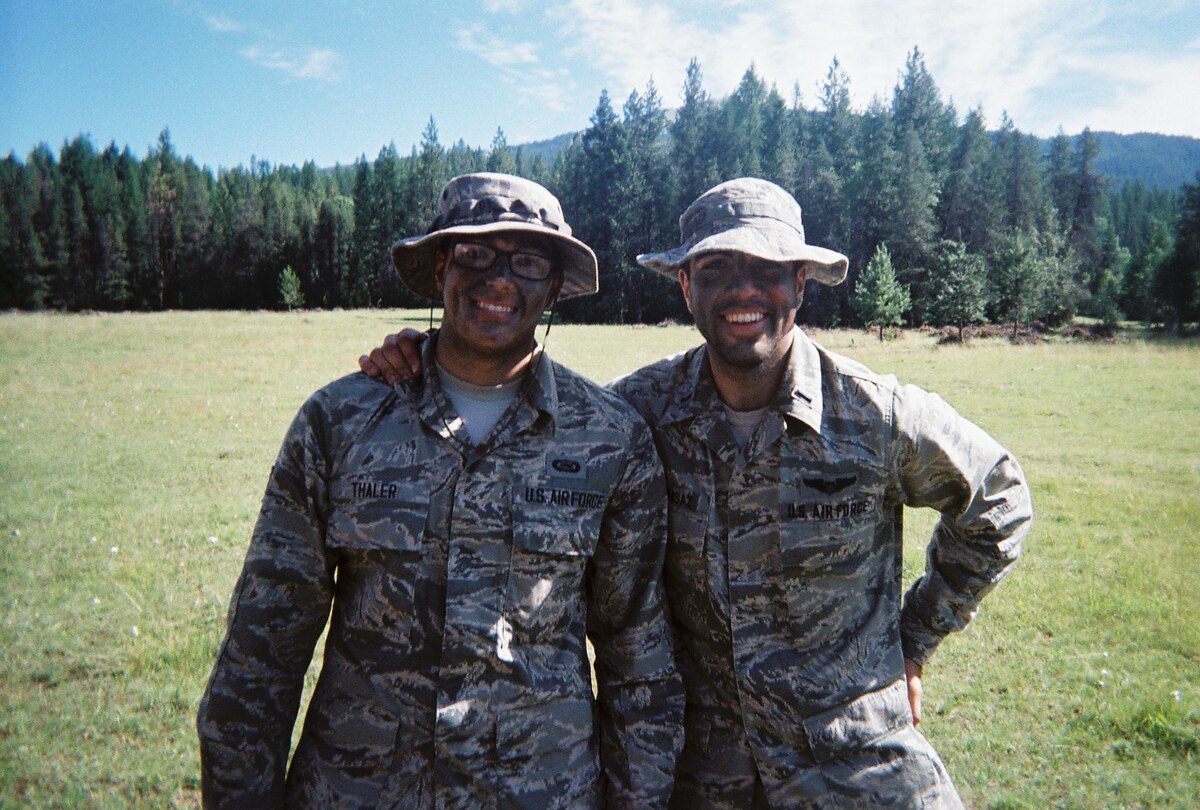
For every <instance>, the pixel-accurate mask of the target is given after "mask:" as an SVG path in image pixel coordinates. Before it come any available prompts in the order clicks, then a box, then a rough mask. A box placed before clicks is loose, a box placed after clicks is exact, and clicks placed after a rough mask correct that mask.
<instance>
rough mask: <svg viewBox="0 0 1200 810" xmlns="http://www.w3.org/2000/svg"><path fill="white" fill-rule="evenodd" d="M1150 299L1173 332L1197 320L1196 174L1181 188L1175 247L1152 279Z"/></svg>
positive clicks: (1199, 238) (1199, 189) (1199, 231)
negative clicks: (1155, 303)
mask: <svg viewBox="0 0 1200 810" xmlns="http://www.w3.org/2000/svg"><path fill="white" fill-rule="evenodd" d="M1154 297H1155V300H1156V302H1157V303H1158V304H1159V306H1160V307H1161V309H1162V311H1163V315H1164V320H1165V322H1166V324H1167V327H1168V328H1170V329H1172V330H1173V331H1180V330H1181V329H1182V328H1183V326H1184V325H1185V324H1187V323H1189V322H1192V321H1195V320H1197V319H1198V318H1200V173H1197V174H1196V179H1195V182H1192V183H1185V184H1184V186H1183V201H1182V207H1181V210H1180V214H1179V219H1178V221H1177V222H1176V225H1175V247H1174V249H1173V250H1172V251H1171V255H1170V256H1169V257H1168V258H1167V259H1166V261H1164V262H1163V263H1162V265H1160V267H1159V270H1158V273H1157V274H1156V275H1155V278H1154Z"/></svg>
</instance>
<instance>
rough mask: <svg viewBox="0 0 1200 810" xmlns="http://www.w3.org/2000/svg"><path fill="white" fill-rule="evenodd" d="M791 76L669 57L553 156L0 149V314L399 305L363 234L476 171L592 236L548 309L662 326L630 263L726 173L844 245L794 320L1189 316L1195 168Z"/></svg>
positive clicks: (388, 229) (660, 312)
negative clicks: (568, 296) (839, 266)
mask: <svg viewBox="0 0 1200 810" xmlns="http://www.w3.org/2000/svg"><path fill="white" fill-rule="evenodd" d="M816 86H817V87H818V91H817V97H816V98H815V99H807V98H804V97H802V95H801V93H800V92H799V90H798V89H796V90H793V91H792V92H791V94H790V95H791V98H790V99H789V98H786V97H785V96H784V95H783V94H782V93H781V92H780V91H779V90H778V89H777V88H775V87H774V86H768V85H767V84H766V83H765V82H764V81H763V80H762V79H761V78H760V77H759V76H758V74H757V73H756V71H755V69H754V68H753V67H751V68H750V69H748V70H747V71H746V73H745V74H744V76H743V77H742V80H741V82H740V84H739V85H738V87H737V88H736V90H735V91H734V92H733V93H731V94H730V95H729V96H727V97H725V98H723V99H718V98H714V97H713V96H711V95H710V94H709V93H708V92H707V91H706V90H705V88H704V82H703V74H702V70H701V67H700V65H699V63H698V62H697V61H696V60H693V61H692V63H691V64H690V66H689V68H688V71H687V76H686V79H685V82H684V84H683V87H682V88H681V89H680V91H679V93H678V103H677V105H672V106H675V109H673V110H672V111H671V112H668V110H667V107H666V106H665V105H664V101H663V98H662V96H661V95H660V92H659V90H658V88H656V87H655V85H654V83H653V81H650V82H648V83H647V85H646V86H645V87H644V88H643V89H642V90H640V91H634V92H633V93H631V94H630V95H629V97H628V98H627V99H625V101H624V102H623V104H621V106H620V109H619V110H618V109H617V108H616V107H615V106H614V102H613V100H612V99H610V98H609V96H608V94H607V93H606V92H605V93H601V95H600V98H599V100H598V102H597V104H596V107H595V110H594V112H593V114H592V116H591V118H590V120H589V122H588V126H587V127H586V128H585V129H583V130H582V131H580V132H578V133H575V134H573V135H572V136H570V138H569V139H566V142H565V143H564V144H563V145H562V146H561V148H558V149H553V150H547V149H534V148H532V147H530V148H527V147H517V148H514V147H512V146H510V145H509V144H508V143H507V141H506V139H505V136H504V133H503V131H502V130H500V129H497V131H496V135H495V138H494V140H493V141H492V143H491V146H490V148H488V149H483V148H474V147H469V146H467V145H466V144H464V143H463V142H462V141H459V142H458V143H456V144H454V145H451V146H445V145H443V144H442V143H440V141H439V137H438V130H437V126H436V123H435V121H434V120H433V119H432V118H431V119H430V121H429V124H428V126H427V127H426V129H425V131H424V132H423V133H422V135H421V140H420V144H419V146H416V147H414V148H413V149H412V151H411V153H410V154H407V155H401V154H399V152H398V151H397V149H396V147H395V145H394V144H392V145H388V146H385V147H383V148H382V149H381V150H380V151H379V152H378V154H377V155H376V156H375V157H374V159H368V158H367V157H366V156H365V155H364V156H363V157H360V158H359V159H358V160H357V161H356V162H355V163H354V164H352V165H337V166H335V167H332V168H319V167H317V166H316V165H315V164H314V163H313V162H311V161H309V162H306V163H305V164H304V165H303V166H301V167H299V168H297V167H295V166H278V165H271V164H270V163H269V162H268V161H266V160H257V159H254V160H251V163H250V165H249V167H246V166H238V167H236V168H221V169H218V170H212V169H210V168H208V167H206V166H205V167H202V166H198V165H197V164H196V162H195V161H194V160H193V159H191V158H190V157H187V156H182V155H180V154H179V152H178V151H177V147H176V146H175V144H174V143H172V140H171V136H170V133H169V131H168V130H163V132H162V134H161V135H160V136H159V138H158V141H157V143H156V144H155V145H154V146H152V147H151V148H150V149H149V150H148V151H147V153H146V155H145V157H144V158H139V157H138V156H136V155H135V154H133V153H132V152H131V151H130V149H129V147H128V146H126V147H124V148H119V147H118V146H117V145H116V144H115V143H112V144H110V145H109V146H107V147H105V148H103V149H99V150H97V148H96V146H95V145H93V143H92V142H91V140H90V138H89V137H88V136H82V135H81V136H77V137H75V138H73V139H71V140H67V141H64V142H63V145H62V147H61V149H59V151H58V153H57V154H55V153H54V152H53V151H52V150H51V149H50V148H49V147H48V146H47V145H46V144H44V143H43V144H41V145H38V146H36V147H34V148H33V149H32V150H31V151H30V152H29V154H28V155H27V156H26V157H25V158H24V159H23V160H22V159H20V158H19V157H18V156H16V155H15V154H10V155H9V156H8V157H7V158H6V159H4V160H3V161H0V193H2V197H3V199H2V201H0V309H13V308H16V309H47V308H50V309H59V310H63V311H86V310H141V311H150V310H164V309H283V308H294V307H297V306H300V307H310V308H316V307H320V308H333V307H343V308H350V307H394V306H422V305H424V302H422V301H420V300H418V299H417V298H416V297H415V296H413V295H412V294H411V293H409V292H408V291H407V290H406V289H405V288H404V287H403V285H402V284H401V283H400V282H399V280H398V278H397V277H396V275H395V273H394V271H393V270H392V269H391V262H390V258H389V252H388V249H389V247H390V245H391V243H392V242H393V241H394V240H395V239H397V238H400V237H403V236H408V235H413V234H417V233H421V232H423V231H424V230H425V228H426V227H427V225H428V223H429V221H430V220H431V218H432V216H433V214H434V211H435V204H436V199H437V193H438V191H439V190H440V188H441V186H442V184H443V183H445V181H446V180H448V179H449V178H451V177H453V176H455V175H458V174H462V173H465V172H473V171H484V170H486V171H502V172H511V173H515V174H519V175H522V176H525V177H528V178H531V179H533V180H536V181H538V182H540V183H542V184H543V185H545V186H547V187H548V188H549V189H550V190H551V191H553V192H554V193H555V194H556V195H557V196H558V197H559V199H560V200H562V203H563V207H564V209H565V211H566V214H567V219H568V221H569V222H570V223H571V225H572V227H573V228H574V232H575V235H576V236H578V237H579V238H581V239H583V240H584V241H585V242H587V243H588V244H589V245H591V246H592V248H593V249H594V250H595V252H596V255H597V257H598V259H599V262H600V273H601V284H600V287H601V291H600V293H599V294H598V295H595V296H591V297H587V298H583V299H577V300H572V301H568V302H564V303H563V304H562V305H561V306H560V307H559V312H560V314H561V316H562V317H565V318H566V319H568V320H572V321H581V322H592V323H659V322H662V321H665V320H670V319H686V317H687V313H686V310H685V308H684V305H683V301H682V298H681V296H680V295H679V292H678V286H677V285H674V284H672V283H671V282H670V281H669V280H668V279H665V278H661V277H659V276H658V275H657V274H655V273H651V272H648V271H646V270H643V269H641V268H640V267H638V266H637V263H636V260H635V257H636V255H637V254H638V253H643V252H647V251H652V250H664V249H667V248H670V247H674V246H675V245H676V244H678V241H679V231H678V218H679V215H680V214H681V213H682V212H683V210H684V209H685V208H686V207H687V205H688V204H689V203H690V202H691V201H692V200H693V199H694V198H695V197H696V196H698V195H699V194H700V193H701V192H703V191H704V190H706V189H707V188H709V187H711V186H713V185H714V184H716V183H718V182H720V181H722V180H726V179H731V178H734V177H740V176H757V177H763V178H766V179H769V180H772V181H774V182H776V183H778V184H780V185H781V186H783V187H784V188H786V189H788V190H789V191H791V192H792V193H793V194H794V195H795V197H796V199H797V200H798V201H799V202H800V204H801V207H802V208H803V211H804V227H805V232H806V237H807V240H808V241H809V242H811V243H814V244H818V245H822V246H825V247H829V248H833V249H835V250H839V251H841V252H843V253H845V254H847V255H848V256H849V258H850V275H849V278H848V279H847V283H846V284H843V285H841V286H839V287H835V288H825V287H819V286H818V285H814V284H810V285H809V286H808V290H807V292H806V298H805V301H804V308H803V311H802V313H801V320H802V321H803V322H804V323H808V324H812V325H816V326H834V325H841V326H847V325H854V326H857V325H863V324H869V325H872V326H878V327H880V329H881V330H882V328H883V326H885V325H895V324H900V323H903V324H908V325H920V324H929V325H933V326H944V325H953V326H957V327H959V328H961V327H962V326H964V325H968V324H972V323H983V322H993V323H1003V324H1012V325H1013V326H1014V327H1015V326H1017V325H1020V324H1027V323H1035V322H1040V323H1043V324H1047V325H1055V324H1061V323H1064V322H1066V321H1067V320H1068V319H1070V318H1072V317H1074V316H1076V315H1086V316H1090V317H1093V318H1097V319H1100V320H1102V321H1103V322H1106V323H1116V322H1117V321H1119V320H1142V321H1147V322H1151V323H1156V324H1162V325H1164V326H1165V327H1166V328H1168V329H1179V328H1180V327H1186V326H1187V325H1188V324H1189V323H1193V322H1195V321H1196V320H1197V319H1198V318H1200V289H1198V288H1200V285H1198V283H1197V279H1198V277H1200V174H1197V175H1196V176H1195V178H1194V179H1192V180H1191V181H1190V182H1184V183H1183V184H1182V185H1181V186H1178V187H1174V188H1171V187H1163V186H1158V185H1154V186H1151V185H1147V184H1145V183H1143V182H1140V181H1136V180H1135V181H1125V182H1122V183H1120V184H1118V183H1116V182H1114V181H1112V180H1110V179H1109V178H1107V177H1106V176H1104V175H1103V174H1101V173H1100V171H1099V170H1098V168H1097V158H1098V154H1099V150H1100V147H1099V142H1098V139H1097V136H1096V134H1094V133H1092V132H1091V131H1089V130H1084V131H1083V132H1082V133H1081V134H1079V135H1077V136H1067V135H1065V134H1063V133H1061V132H1060V133H1059V134H1058V136H1056V137H1055V138H1053V139H1051V140H1050V141H1049V142H1048V143H1045V142H1043V141H1041V140H1039V139H1038V138H1036V137H1034V136H1033V135H1030V134H1026V133H1023V132H1021V131H1020V129H1018V127H1017V124H1016V122H1014V121H1012V120H1010V119H1009V118H1008V117H1007V116H1006V115H1004V114H1001V115H1000V117H999V120H998V121H995V120H992V121H989V120H988V119H987V118H985V114H984V111H983V110H982V109H972V110H969V111H966V112H965V114H963V113H960V111H958V110H956V109H955V108H954V106H953V105H952V104H951V103H950V102H948V101H947V100H945V99H944V98H943V96H942V94H941V92H940V91H939V89H938V87H937V85H936V83H935V82H934V79H933V77H932V76H931V75H930V74H929V72H928V71H927V69H926V67H925V63H924V58H923V57H922V55H921V53H920V51H919V50H917V49H914V50H913V51H912V52H911V54H910V56H909V58H908V59H907V61H906V63H905V65H904V66H903V68H902V69H901V70H900V71H899V73H898V80H897V83H896V85H895V87H894V89H893V91H892V93H891V98H890V99H881V98H880V97H878V96H876V97H875V99H874V100H873V101H872V102H871V103H870V104H869V105H868V106H867V107H866V109H856V108H854V107H853V106H852V104H851V101H850V80H849V77H848V76H847V75H846V73H845V72H844V71H843V69H842V68H841V66H840V65H839V64H838V62H837V61H836V60H835V61H834V62H833V63H832V65H831V66H830V67H829V70H828V73H827V74H826V76H825V77H824V78H823V80H822V81H821V82H819V83H817V85H816ZM881 334H882V332H881Z"/></svg>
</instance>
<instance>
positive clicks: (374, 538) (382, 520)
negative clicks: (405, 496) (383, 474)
mask: <svg viewBox="0 0 1200 810" xmlns="http://www.w3.org/2000/svg"><path fill="white" fill-rule="evenodd" d="M428 512H429V505H428V504H424V503H406V502H403V501H375V502H368V503H355V504H342V505H340V506H339V507H337V508H336V509H335V510H334V512H333V514H331V515H330V516H329V523H328V525H327V527H326V533H325V545H327V546H329V547H330V548H335V549H336V548H345V549H364V550H372V551H411V552H416V551H419V550H420V549H421V546H422V543H423V538H424V536H425V519H426V517H427V515H428Z"/></svg>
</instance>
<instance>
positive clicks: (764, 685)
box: [360, 178, 1032, 810]
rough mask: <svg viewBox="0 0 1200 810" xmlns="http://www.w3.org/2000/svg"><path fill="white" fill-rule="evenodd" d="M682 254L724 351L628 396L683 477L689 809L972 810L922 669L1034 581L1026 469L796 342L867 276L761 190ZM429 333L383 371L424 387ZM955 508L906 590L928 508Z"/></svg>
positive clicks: (681, 618) (674, 547) (749, 187)
mask: <svg viewBox="0 0 1200 810" xmlns="http://www.w3.org/2000/svg"><path fill="white" fill-rule="evenodd" d="M679 224H680V232H681V242H682V244H681V245H680V246H679V247H677V248H674V249H672V250H668V251H664V252H661V253H649V254H643V255H641V256H639V257H638V261H639V263H640V264H642V265H643V266H644V267H646V268H648V269H650V270H653V271H656V272H659V273H662V274H663V275H665V276H667V277H668V278H671V279H676V280H678V281H679V283H680V287H681V290H682V292H683V296H684V299H685V301H686V302H687V306H688V309H689V311H690V312H691V313H692V315H693V317H694V318H695V321H696V327H697V328H698V329H699V331H700V333H701V334H702V335H703V336H704V339H705V343H704V344H703V345H701V346H699V347H697V348H695V349H692V350H690V351H688V352H685V353H683V354H680V355H677V356H675V357H671V358H668V359H666V360H663V361H660V362H658V363H654V364H652V365H650V366H648V367H646V368H643V369H640V370H638V371H635V372H634V373H632V374H630V375H629V376H627V377H625V378H623V379H621V380H617V381H616V382H615V383H613V384H612V386H611V387H612V388H613V389H614V390H615V391H617V392H618V393H620V394H621V395H622V396H623V397H625V398H626V399H628V400H629V401H630V402H631V403H633V404H634V406H635V407H637V409H638V411H639V412H640V413H641V414H642V416H643V417H644V418H645V419H646V421H647V423H648V424H649V425H650V426H651V427H652V428H653V430H654V434H655V440H656V443H657V446H658V450H659V455H660V456H661V458H662V461H663V466H664V468H665V469H666V473H667V487H668V492H669V497H670V517H669V523H670V542H669V546H668V551H667V561H666V568H665V571H666V580H667V589H668V593H669V595H670V600H671V612H672V615H673V616H674V618H675V623H676V629H677V631H678V638H679V642H680V643H679V668H680V672H681V673H682V674H683V677H684V684H685V687H686V692H687V717H686V721H685V726H686V735H685V745H684V752H683V754H682V756H681V757H680V761H679V767H678V770H677V771H676V787H675V795H674V797H673V798H672V807H677V808H681V810H692V808H722V810H740V809H741V808H801V807H803V808H809V807H817V808H826V807H863V808H873V807H906V808H916V807H925V808H933V807H939V808H955V807H961V806H962V805H961V801H960V799H959V797H958V793H957V792H956V790H955V788H954V785H953V783H952V782H951V780H950V777H949V775H948V774H947V772H946V769H945V767H944V766H943V764H942V762H941V760H940V759H939V758H938V755H937V753H936V752H935V751H934V749H933V748H932V746H930V744H929V742H928V741H927V740H926V739H925V738H924V736H922V735H921V734H920V733H919V732H918V731H917V730H916V728H915V724H916V723H918V722H919V721H920V710H921V672H922V665H923V664H924V663H925V662H926V661H927V660H928V659H929V658H930V656H932V655H933V653H934V650H935V649H936V648H937V646H938V645H939V644H940V643H941V641H942V639H943V638H944V637H945V636H946V635H947V634H949V633H950V632H952V631H955V630H959V629H961V628H962V627H964V626H965V625H966V624H967V623H968V622H969V621H970V620H971V618H972V617H973V616H974V614H975V610H976V608H977V607H978V605H979V603H980V600H981V599H982V598H983V597H984V595H985V594H987V593H988V591H990V590H991V589H992V588H993V587H994V586H995V585H996V583H997V582H999V581H1000V580H1001V579H1002V578H1003V577H1004V576H1005V575H1006V574H1007V573H1008V572H1009V571H1010V570H1011V569H1012V566H1013V565H1014V564H1015V563H1016V560H1017V557H1018V555H1019V554H1020V550H1021V543H1022V540H1023V538H1024V537H1025V535H1026V534H1027V533H1028V531H1029V524H1030V520H1031V518H1032V507H1031V505H1030V498H1029V490H1028V487H1027V485H1026V483H1025V478H1024V474H1023V473H1022V471H1021V468H1020V466H1019V465H1018V464H1017V461H1016V459H1015V458H1013V456H1012V455H1011V454H1009V453H1008V452H1007V451H1006V450H1004V448H1002V447H1001V446H1000V445H999V444H997V443H996V441H995V440H994V439H992V438H991V437H990V436H988V435H987V434H986V433H984V432H983V431H982V430H981V429H980V428H978V427H977V426H976V425H974V424H972V423H970V422H968V421H967V420H966V419H964V418H963V417H961V416H960V415H959V414H958V413H957V412H955V411H954V410H953V409H952V408H951V407H950V406H949V405H947V404H946V403H945V402H943V401H942V400H941V399H940V398H939V397H937V396H936V395H934V394H930V393H928V392H926V391H923V390H921V389H919V388H916V387H914V386H911V385H900V384H899V383H898V382H897V381H896V379H895V378H894V377H891V376H882V375H878V374H874V373H873V372H871V371H870V370H869V369H866V368H864V367H863V366H861V365H860V364H858V363H856V362H854V361H853V360H850V359H848V358H845V357H841V356H839V355H837V354H834V353H832V352H829V351H827V350H825V349H824V348H823V347H821V346H819V345H818V344H817V343H815V342H814V341H812V340H811V339H810V338H809V337H808V336H807V335H805V334H804V332H803V331H802V330H800V329H799V328H797V327H796V326H795V318H796V313H797V311H798V310H799V307H800V302H801V299H802V296H803V291H804V284H805V282H806V281H807V280H809V279H811V280H813V281H816V282H817V283H819V284H827V285H834V284H839V283H841V282H842V280H843V279H844V278H845V276H846V270H847V261H846V257H845V256H843V255H842V254H840V253H837V252H835V251H832V250H827V249H825V248H821V247H817V246H815V245H810V244H808V243H807V242H806V241H805V239H804V228H803V225H802V223H801V212H800V206H799V205H798V204H797V203H796V201H795V200H794V199H793V198H792V196H791V195H790V194H788V193H787V192H786V191H784V190H783V189H782V188H780V187H779V186H777V185H775V184H774V183H769V182H767V181H765V180H758V179H753V178H742V179H739V180H731V181H729V182H726V183H722V184H720V185H718V186H716V187H714V188H712V189H710V190H709V191H707V192H706V193H704V194H703V195H701V196H700V197H699V198H698V199H697V200H696V201H695V202H694V203H692V205H691V206H689V207H688V209H687V211H685V212H684V214H683V216H682V217H681V218H680V220H679ZM414 337H415V336H414V335H413V334H411V333H410V334H408V335H404V334H401V335H399V336H389V338H388V339H387V340H385V344H384V346H383V347H382V348H380V349H377V350H375V351H372V352H371V354H370V356H369V357H364V358H362V359H361V360H360V364H361V365H362V366H363V368H364V370H367V371H369V372H371V373H376V374H378V373H382V374H384V375H385V376H388V377H403V376H405V375H406V374H408V373H410V371H409V369H410V368H411V366H412V365H413V363H414V360H415V358H410V357H406V356H405V354H406V353H411V352H412V351H413V349H414V345H413V340H414ZM906 506H908V507H929V508H933V509H935V510H936V511H938V512H939V513H940V516H941V519H940V521H939V522H938V524H937V526H936V528H935V529H934V532H933V536H932V538H931V540H930V543H929V546H928V552H927V557H926V570H925V573H924V575H923V576H921V577H919V578H918V579H917V581H916V582H915V583H914V584H913V585H912V587H911V588H910V589H909V590H908V592H907V594H905V595H903V598H902V592H901V579H902V571H901V563H902V548H901V545H902V539H903V538H902V534H903V532H902V516H903V509H904V507H906Z"/></svg>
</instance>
